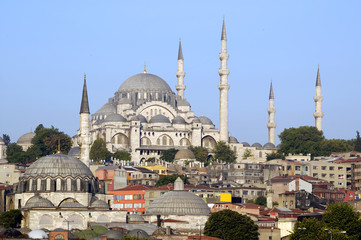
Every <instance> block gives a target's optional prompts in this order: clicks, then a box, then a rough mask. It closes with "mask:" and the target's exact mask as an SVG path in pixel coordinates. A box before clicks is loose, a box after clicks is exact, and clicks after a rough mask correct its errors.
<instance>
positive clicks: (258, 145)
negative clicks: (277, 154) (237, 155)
mask: <svg viewBox="0 0 361 240" xmlns="http://www.w3.org/2000/svg"><path fill="white" fill-rule="evenodd" d="M252 147H256V148H261V147H262V145H261V144H260V143H258V142H256V143H253V144H252Z"/></svg>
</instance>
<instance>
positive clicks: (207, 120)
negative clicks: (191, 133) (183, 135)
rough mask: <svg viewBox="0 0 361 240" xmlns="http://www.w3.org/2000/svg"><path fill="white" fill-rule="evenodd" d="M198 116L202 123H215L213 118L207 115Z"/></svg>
mask: <svg viewBox="0 0 361 240" xmlns="http://www.w3.org/2000/svg"><path fill="white" fill-rule="evenodd" d="M198 118H199V120H200V121H201V123H202V124H203V125H214V124H213V122H212V120H211V119H209V118H207V117H205V116H200V117H198Z"/></svg>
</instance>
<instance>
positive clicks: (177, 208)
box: [146, 191, 211, 216]
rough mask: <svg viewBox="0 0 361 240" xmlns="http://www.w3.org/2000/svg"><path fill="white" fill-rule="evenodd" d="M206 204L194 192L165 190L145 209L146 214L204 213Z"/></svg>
mask: <svg viewBox="0 0 361 240" xmlns="http://www.w3.org/2000/svg"><path fill="white" fill-rule="evenodd" d="M210 212H211V211H210V209H209V207H208V206H207V204H206V203H205V202H204V201H203V200H202V198H200V197H198V196H197V195H195V194H194V193H191V192H187V191H171V192H167V193H165V194H163V195H161V196H160V197H158V198H157V199H155V200H154V201H153V202H152V203H151V204H150V206H149V207H148V208H147V210H146V214H147V215H206V216H208V215H209V214H210Z"/></svg>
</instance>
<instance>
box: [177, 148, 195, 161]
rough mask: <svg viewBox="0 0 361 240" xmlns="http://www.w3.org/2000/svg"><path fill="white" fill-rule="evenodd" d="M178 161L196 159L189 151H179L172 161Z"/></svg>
mask: <svg viewBox="0 0 361 240" xmlns="http://www.w3.org/2000/svg"><path fill="white" fill-rule="evenodd" d="M179 159H196V157H195V156H194V154H193V152H192V151H191V150H189V149H181V150H179V151H178V152H177V153H176V154H175V157H174V160H179Z"/></svg>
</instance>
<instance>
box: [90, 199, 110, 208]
mask: <svg viewBox="0 0 361 240" xmlns="http://www.w3.org/2000/svg"><path fill="white" fill-rule="evenodd" d="M90 207H91V208H106V209H109V205H108V204H107V203H106V202H104V201H103V200H99V199H94V201H93V202H92V203H91V204H90Z"/></svg>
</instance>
